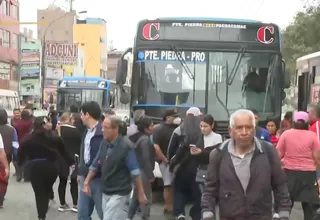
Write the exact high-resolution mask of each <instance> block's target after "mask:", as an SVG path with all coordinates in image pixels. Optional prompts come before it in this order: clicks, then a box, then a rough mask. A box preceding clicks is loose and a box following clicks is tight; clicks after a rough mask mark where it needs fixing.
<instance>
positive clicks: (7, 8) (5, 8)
mask: <svg viewBox="0 0 320 220" xmlns="http://www.w3.org/2000/svg"><path fill="white" fill-rule="evenodd" d="M1 11H2V13H3V14H4V15H7V16H10V3H9V2H8V1H6V0H4V1H2V3H1Z"/></svg>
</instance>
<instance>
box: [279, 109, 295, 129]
mask: <svg viewBox="0 0 320 220" xmlns="http://www.w3.org/2000/svg"><path fill="white" fill-rule="evenodd" d="M292 116H293V112H292V111H288V112H287V113H286V114H285V115H284V118H283V120H282V121H281V125H280V128H282V129H290V128H291V125H292Z"/></svg>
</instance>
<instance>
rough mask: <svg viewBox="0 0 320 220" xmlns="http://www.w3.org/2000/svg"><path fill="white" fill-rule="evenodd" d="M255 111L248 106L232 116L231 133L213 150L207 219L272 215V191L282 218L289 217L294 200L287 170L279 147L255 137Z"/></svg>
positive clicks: (204, 204) (263, 218) (204, 197)
mask: <svg viewBox="0 0 320 220" xmlns="http://www.w3.org/2000/svg"><path fill="white" fill-rule="evenodd" d="M255 126H256V125H255V117H254V114H253V113H252V112H251V111H249V110H245V109H240V110H237V111H236V112H234V113H233V114H232V115H231V117H230V136H231V139H229V140H226V141H225V142H224V143H222V144H221V146H220V147H219V148H218V149H214V150H213V151H212V152H211V153H210V163H209V165H208V173H207V174H208V175H207V179H206V182H205V187H204V192H203V195H202V212H203V213H202V217H203V220H212V219H215V208H216V201H217V200H218V199H219V200H218V203H219V211H220V219H224V220H244V219H245V220H257V219H259V220H270V219H272V208H273V207H272V192H273V194H274V200H275V208H276V209H277V210H278V211H279V215H280V219H281V220H288V219H289V214H290V210H291V202H290V198H289V193H288V187H287V184H286V177H285V173H284V171H283V170H282V168H281V164H280V159H279V156H278V153H277V152H276V150H275V148H274V147H273V146H272V145H271V144H269V143H267V142H265V141H260V140H259V139H258V138H256V137H255Z"/></svg>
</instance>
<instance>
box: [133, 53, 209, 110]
mask: <svg viewBox="0 0 320 220" xmlns="http://www.w3.org/2000/svg"><path fill="white" fill-rule="evenodd" d="M166 53H171V55H172V56H171V58H172V59H170V60H168V59H162V60H156V59H155V60H143V61H141V60H140V61H138V65H139V69H140V74H141V76H142V75H144V76H145V77H144V78H145V79H146V82H144V84H145V86H144V88H145V91H144V94H143V95H142V96H141V97H144V99H143V100H139V103H140V104H143V103H147V104H154V105H178V104H180V105H196V106H199V107H204V105H205V102H204V97H205V85H206V83H205V82H206V66H207V64H206V61H204V62H199V61H195V60H193V61H192V60H191V58H189V59H188V57H189V55H188V52H186V53H184V54H182V56H183V57H184V59H183V61H182V60H181V59H180V60H179V59H178V58H177V57H175V56H176V55H174V52H171V51H170V52H167V51H166ZM195 53H201V52H195ZM202 54H205V53H202ZM190 56H191V55H190Z"/></svg>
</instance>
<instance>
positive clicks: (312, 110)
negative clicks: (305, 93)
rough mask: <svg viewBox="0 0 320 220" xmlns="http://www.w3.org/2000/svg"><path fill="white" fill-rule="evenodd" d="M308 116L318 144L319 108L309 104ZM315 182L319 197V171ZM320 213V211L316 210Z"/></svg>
mask: <svg viewBox="0 0 320 220" xmlns="http://www.w3.org/2000/svg"><path fill="white" fill-rule="evenodd" d="M308 115H309V130H310V131H313V132H314V133H316V135H317V140H318V143H320V106H318V105H317V104H311V105H309V106H308ZM317 182H318V185H319V190H318V191H319V195H320V169H319V167H318V169H317ZM318 212H319V213H320V209H319V210H318Z"/></svg>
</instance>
